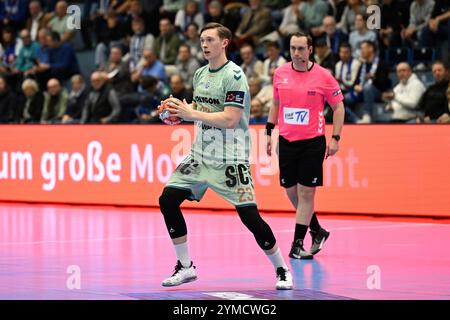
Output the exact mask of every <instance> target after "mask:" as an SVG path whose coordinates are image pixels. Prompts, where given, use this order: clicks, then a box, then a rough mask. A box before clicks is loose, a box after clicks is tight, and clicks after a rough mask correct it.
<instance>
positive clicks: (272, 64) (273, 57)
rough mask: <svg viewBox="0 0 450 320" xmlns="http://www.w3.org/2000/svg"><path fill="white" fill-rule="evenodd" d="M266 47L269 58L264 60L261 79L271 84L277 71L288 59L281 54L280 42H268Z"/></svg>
mask: <svg viewBox="0 0 450 320" xmlns="http://www.w3.org/2000/svg"><path fill="white" fill-rule="evenodd" d="M265 47H266V56H267V58H266V60H264V64H263V74H262V75H261V78H262V80H263V81H264V82H269V81H271V79H272V76H273V73H274V71H275V69H276V68H278V67H279V66H281V65H282V64H285V63H286V59H285V58H284V57H283V56H282V55H281V54H280V46H279V45H278V42H273V41H268V42H267V43H266V46H265Z"/></svg>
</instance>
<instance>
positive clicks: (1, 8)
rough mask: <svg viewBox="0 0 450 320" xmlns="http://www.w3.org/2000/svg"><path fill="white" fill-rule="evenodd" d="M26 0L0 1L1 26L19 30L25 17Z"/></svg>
mask: <svg viewBox="0 0 450 320" xmlns="http://www.w3.org/2000/svg"><path fill="white" fill-rule="evenodd" d="M27 6H28V1H27V0H3V1H1V2H0V21H1V27H0V29H1V28H2V27H6V26H8V27H11V28H13V29H15V30H20V29H22V28H23V27H24V23H25V20H26V18H27Z"/></svg>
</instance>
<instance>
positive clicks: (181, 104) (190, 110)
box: [166, 97, 195, 121]
mask: <svg viewBox="0 0 450 320" xmlns="http://www.w3.org/2000/svg"><path fill="white" fill-rule="evenodd" d="M166 101H167V104H168V106H169V110H170V112H171V113H173V114H174V115H176V116H177V117H180V118H181V119H183V120H187V121H192V120H195V119H194V112H195V102H192V104H188V103H187V101H186V99H183V101H181V100H180V99H177V98H173V97H170V98H168V99H167V100H166Z"/></svg>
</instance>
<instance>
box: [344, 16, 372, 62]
mask: <svg viewBox="0 0 450 320" xmlns="http://www.w3.org/2000/svg"><path fill="white" fill-rule="evenodd" d="M366 21H367V18H366V17H365V16H363V15H361V14H357V15H356V18H355V30H353V31H352V32H351V33H350V36H349V38H348V42H349V44H350V45H351V46H352V55H353V58H355V59H359V57H360V55H361V51H360V45H361V43H362V42H363V41H371V42H373V43H375V44H376V43H377V34H376V33H375V32H373V31H372V30H368V29H367V23H366Z"/></svg>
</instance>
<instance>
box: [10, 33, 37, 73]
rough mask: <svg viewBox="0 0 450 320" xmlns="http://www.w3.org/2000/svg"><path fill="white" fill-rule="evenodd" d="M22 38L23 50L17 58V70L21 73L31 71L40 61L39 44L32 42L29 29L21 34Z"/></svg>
mask: <svg viewBox="0 0 450 320" xmlns="http://www.w3.org/2000/svg"><path fill="white" fill-rule="evenodd" d="M20 38H21V39H22V43H23V46H22V49H21V50H20V52H19V56H18V57H17V61H16V66H15V68H16V69H17V70H18V72H20V73H24V72H27V71H28V70H31V69H32V68H33V67H34V65H35V64H36V63H37V60H38V53H39V44H38V43H37V42H35V41H32V40H31V36H30V32H29V31H28V30H27V29H23V30H22V31H21V32H20Z"/></svg>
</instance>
